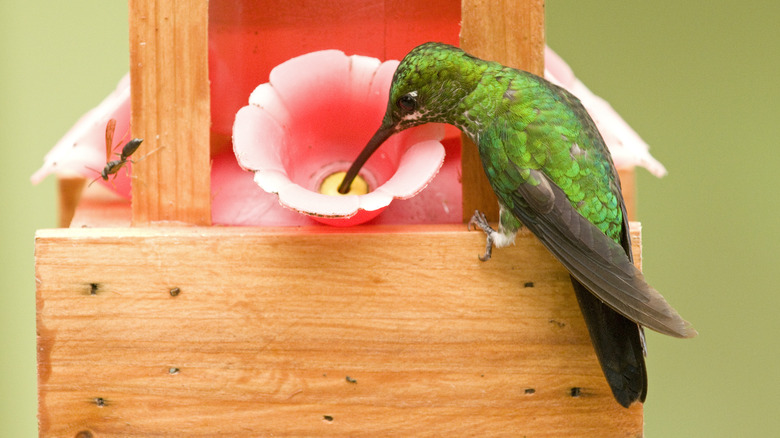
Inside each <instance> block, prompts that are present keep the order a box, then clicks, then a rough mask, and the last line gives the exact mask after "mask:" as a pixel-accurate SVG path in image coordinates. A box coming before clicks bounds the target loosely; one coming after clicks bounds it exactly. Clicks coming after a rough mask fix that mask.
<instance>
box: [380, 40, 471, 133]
mask: <svg viewBox="0 0 780 438" xmlns="http://www.w3.org/2000/svg"><path fill="white" fill-rule="evenodd" d="M483 71H484V63H483V62H482V61H481V60H479V59H477V58H474V57H473V56H471V55H469V54H467V53H466V52H464V51H463V50H461V49H459V48H457V47H454V46H450V45H447V44H441V43H425V44H422V45H420V46H417V47H415V48H414V49H412V51H411V52H409V53H408V54H407V55H406V56H405V57H404V59H403V60H401V63H400V64H399V65H398V68H397V69H396V70H395V74H394V75H393V81H392V83H391V85H390V99H389V101H388V103H387V110H386V112H385V117H384V119H383V120H382V127H383V128H389V127H391V126H392V127H393V128H394V132H398V131H402V130H404V129H406V128H411V127H412V126H417V125H421V124H423V123H429V122H442V123H454V122H455V119H456V118H457V117H458V115H459V114H462V113H463V112H464V111H465V108H463V107H461V105H460V104H461V102H462V100H463V98H464V97H465V96H466V95H468V94H469V93H471V91H473V90H474V88H476V86H477V84H478V83H479V80H480V79H481V77H482V72H483Z"/></svg>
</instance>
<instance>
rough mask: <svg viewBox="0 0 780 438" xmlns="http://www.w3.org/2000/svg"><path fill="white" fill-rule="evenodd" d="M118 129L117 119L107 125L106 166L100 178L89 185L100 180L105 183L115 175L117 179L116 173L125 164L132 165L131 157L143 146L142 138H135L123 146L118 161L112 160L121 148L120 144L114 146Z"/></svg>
mask: <svg viewBox="0 0 780 438" xmlns="http://www.w3.org/2000/svg"><path fill="white" fill-rule="evenodd" d="M115 129H116V119H111V120H109V121H108V123H107V124H106V166H105V167H104V168H103V170H102V171H100V176H98V177H97V178H95V179H93V180H92V182H91V183H89V185H92V184H93V183H94V182H95V181H97V180H98V179H100V178H103V181H108V177H109V175H114V178H116V173H117V172H119V170H120V169H122V167H124V166H125V164H127V163H128V161H129V162H131V163H132V161H131V160H130V156H131V155H133V154H134V153H135V151H136V150H138V147H139V146H141V142H143V141H144V140H143V139H142V138H134V139H132V140H130V141H128V142H127V143H125V145H124V146H122V152H120V153H119V154H115V155H119V159H118V160H112V159H111V153H112V152H113V150H114V149H116V147H117V146H119V143H117V144H116V146H112V144H113V143H114V130H115Z"/></svg>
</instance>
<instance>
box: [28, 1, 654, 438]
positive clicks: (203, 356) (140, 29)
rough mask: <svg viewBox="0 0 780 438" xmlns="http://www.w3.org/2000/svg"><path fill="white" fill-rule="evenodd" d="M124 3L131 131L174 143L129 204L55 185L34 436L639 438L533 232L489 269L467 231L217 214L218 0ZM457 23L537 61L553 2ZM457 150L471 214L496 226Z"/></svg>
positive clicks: (485, 42) (475, 235) (473, 46)
mask: <svg viewBox="0 0 780 438" xmlns="http://www.w3.org/2000/svg"><path fill="white" fill-rule="evenodd" d="M333 3H338V2H333ZM387 3H391V2H387ZM398 3H399V4H400V3H403V2H398ZM130 5H131V8H130V10H131V52H132V53H131V61H132V62H131V65H132V67H131V76H132V87H133V88H132V89H133V127H134V128H133V129H134V133H135V134H136V135H138V136H142V137H144V138H147V139H150V141H149V142H148V143H149V144H146V143H147V142H145V144H144V147H145V148H148V150H151V149H153V148H155V147H159V146H160V145H165V150H164V153H159V154H154V155H153V156H150V157H149V159H148V160H145V161H144V162H143V163H139V164H138V165H137V166H135V168H134V175H135V177H136V178H137V179H138V180H140V181H143V183H141V184H134V185H133V202H132V203H126V202H121V201H106V200H103V199H100V198H97V197H95V196H93V195H88V196H86V197H85V198H84V199H82V200H81V202H80V203H79V205H78V207H75V204H76V202H78V195H77V194H78V193H80V190H81V186H83V182H80V181H75V182H74V181H67V180H63V181H61V188H62V193H61V203H62V208H61V210H62V215H63V218H64V219H63V221H64V222H67V223H70V224H71V226H70V228H60V229H52V230H40V231H38V233H37V234H36V242H35V245H36V248H35V251H36V252H35V255H36V285H37V294H36V304H37V327H38V375H39V423H40V435H41V436H46V437H49V436H52V437H55V436H56V437H81V438H86V437H151V436H157V437H162V436H165V437H180V436H204V437H205V436H377V435H380V436H443V435H447V434H449V435H457V436H548V437H558V436H589V437H592V436H631V437H634V436H641V435H642V406H641V405H634V406H633V407H632V408H630V409H624V408H622V407H620V406H619V405H618V404H617V403H616V402H615V401H614V400H613V398H612V395H611V393H610V390H609V388H608V386H607V384H606V381H605V380H604V377H603V376H602V374H601V369H600V368H599V365H598V363H597V360H596V357H595V354H594V353H593V351H592V347H591V345H590V340H589V338H588V334H587V331H586V329H585V325H584V322H583V320H582V317H581V315H580V313H579V309H578V307H577V303H576V299H575V298H574V295H573V293H572V290H571V285H570V282H569V276H568V274H567V273H566V271H565V270H564V269H563V268H562V267H561V265H560V264H559V263H558V262H557V261H556V260H555V259H554V258H553V257H552V256H551V255H550V254H549V253H548V252H547V251H546V250H545V249H544V248H543V247H542V246H541V244H540V243H539V242H538V241H537V240H536V238H535V237H533V236H531V235H528V234H523V233H521V234H520V235H519V236H518V239H517V243H516V245H515V246H513V247H510V248H507V249H501V250H497V251H496V252H495V254H494V257H493V259H492V260H491V261H489V262H487V263H483V262H480V261H479V260H478V259H477V255H479V254H480V253H481V251H482V250H483V248H484V235H483V234H482V233H481V232H469V231H467V229H466V227H465V225H461V224H442V225H409V226H360V227H355V228H349V229H337V228H329V227H325V226H321V227H304V228H297V227H288V228H246V227H214V226H210V199H209V188H208V178H207V177H204V175H208V169H209V120H210V118H209V92H208V91H209V89H208V74H207V43H206V42H207V35H206V32H207V31H206V29H207V27H208V26H207V23H208V2H206V1H183V0H171V1H167V2H154V1H152V0H133V1H131V2H130ZM333 7H335V6H333ZM461 14H462V33H461V39H462V41H461V43H462V46H464V47H465V48H467V49H469V50H472V51H474V52H475V53H477V54H479V55H481V56H485V57H491V58H493V59H498V60H500V61H503V62H505V63H507V64H517V65H519V64H520V61H519V60H518V58H513V56H520V58H519V59H524V60H525V61H524V62H525V63H526V65H523V66H525V67H526V68H527V69H531V70H536V71H540V69H541V62H542V61H541V60H542V48H543V44H544V37H543V2H542V1H536V0H534V1H530V2H512V1H501V2H485V1H476V0H464V1H463V2H462V6H461ZM390 15H392V14H389V15H388V16H390ZM517 23H521V25H518V24H517ZM521 53H522V54H523V55H518V54H521ZM510 55H512V56H510ZM503 58H506V59H503ZM529 60H531V61H529ZM528 66H530V67H528ZM182 72H185V73H182ZM163 85H164V86H163ZM174 102H175V105H174V104H173V103H174ZM471 149H473V148H471ZM467 150H469V146H468V145H465V146H464V153H463V187H464V189H463V191H464V194H463V198H464V207H463V208H464V211H465V212H471V211H473V210H474V209H475V208H479V209H482V210H486V211H488V212H489V214H492V215H493V217H494V218H495V217H496V216H495V211H496V210H495V207H494V204H495V201H494V198H491V197H490V196H487V195H485V194H484V193H483V190H484V188H483V185H482V184H483V183H482V182H480V177H481V176H480V173H481V169H479V163H478V162H477V161H476V156H475V154H471V153H467V152H466V151H467ZM632 181H633V175H632V174H630V173H629V174H626V175H624V184H625V185H627V186H632V184H630V183H631V182H632ZM626 182H628V184H626ZM488 194H489V193H488ZM626 196H627V198H630V199H633V194H632V193H627V194H626ZM74 210H75V216H74V217H73V220H72V221H71V220H70V216H72V215H73V211H74ZM468 216H470V214H468V215H466V217H468ZM131 224H132V226H131ZM65 226H67V225H65ZM632 226H633V230H634V232H633V234H632V237H633V239H634V245H635V256H636V260H637V262H638V263H639V262H641V250H640V246H639V240H640V238H639V231H638V230H639V228H640V227H639V225H638V224H637V223H633V224H632Z"/></svg>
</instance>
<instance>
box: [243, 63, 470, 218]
mask: <svg viewBox="0 0 780 438" xmlns="http://www.w3.org/2000/svg"><path fill="white" fill-rule="evenodd" d="M397 65H398V61H386V62H384V63H381V62H380V61H379V60H378V59H375V58H368V57H364V56H357V55H353V56H349V57H348V56H346V55H345V54H344V53H343V52H340V51H337V50H324V51H319V52H312V53H308V54H306V55H302V56H299V57H297V58H293V59H290V60H288V61H286V62H284V63H282V64H280V65H278V66H277V67H275V68H274V69H273V70H272V71H271V74H270V82H269V83H266V84H262V85H260V86H258V87H257V89H255V91H254V92H253V93H252V95H251V96H250V97H249V103H250V104H249V105H248V106H245V107H244V108H242V109H241V110H239V111H238V114H236V121H235V124H234V126H233V149H234V151H235V154H236V158H237V159H238V163H239V165H240V166H241V167H242V168H244V169H246V170H250V171H253V172H254V181H255V182H256V183H257V185H258V186H260V187H261V188H262V189H263V190H264V191H266V192H268V193H276V194H278V196H279V202H281V203H282V205H284V206H285V207H287V208H290V209H293V210H295V211H299V212H301V213H305V214H307V215H310V216H311V217H313V218H315V220H318V221H320V222H324V223H328V224H331V225H355V224H358V223H362V222H365V221H367V220H370V219H372V218H373V217H375V216H376V215H377V214H379V213H380V212H381V211H382V210H384V209H385V207H387V206H388V205H389V204H390V203H391V202H392V201H393V199H395V198H399V199H407V198H411V197H413V196H414V195H416V194H417V193H419V192H420V191H421V190H422V189H423V188H425V186H426V185H427V184H428V183H429V182H430V181H431V180H432V179H433V178H434V176H436V174H437V172H438V170H439V168H440V167H441V165H442V163H443V161H444V155H445V151H444V147H443V146H442V144H441V142H440V140H441V139H442V138H443V137H444V127H443V126H442V125H433V124H432V125H427V126H420V127H418V128H415V129H410V130H408V131H404V132H401V133H399V134H397V135H395V136H393V137H392V138H391V139H390V140H389V141H388V142H387V143H386V144H385V145H383V146H382V149H381V150H380V152H379V153H378V154H376V156H375V157H372V159H371V160H369V161H368V163H367V164H366V166H365V172H364V173H361V175H362V176H363V177H364V179H365V180H366V181H367V182H368V183H369V187H370V188H371V190H370V191H369V193H367V194H365V195H359V196H358V195H348V196H329V195H324V194H321V193H319V186H320V184H321V182H322V180H323V179H324V178H325V177H327V176H329V175H330V174H332V173H334V172H337V171H345V170H346V169H347V168H348V167H349V165H350V163H351V162H352V160H354V159H355V157H356V156H357V154H358V153H359V152H360V150H361V149H362V148H363V146H364V145H365V143H366V141H367V140H368V139H369V138H370V137H371V135H372V134H373V132H374V131H375V130H376V128H377V127H378V126H379V124H380V122H381V119H382V116H383V115H384V111H385V109H386V107H387V95H388V93H389V89H390V81H391V80H392V76H393V72H394V71H395V68H396V67H397ZM452 184H453V185H458V184H457V181H453V182H452ZM457 190H458V191H459V190H460V189H459V188H457ZM261 220H262V219H261Z"/></svg>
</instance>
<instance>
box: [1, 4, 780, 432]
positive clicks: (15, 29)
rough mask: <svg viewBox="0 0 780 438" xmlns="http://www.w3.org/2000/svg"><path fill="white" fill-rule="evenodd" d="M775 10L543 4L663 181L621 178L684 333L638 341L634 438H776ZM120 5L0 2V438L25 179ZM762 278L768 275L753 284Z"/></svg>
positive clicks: (9, 401) (28, 235) (122, 31)
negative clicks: (644, 391) (635, 187)
mask: <svg viewBox="0 0 780 438" xmlns="http://www.w3.org/2000/svg"><path fill="white" fill-rule="evenodd" d="M778 23H780V3H777V2H765V1H746V0H723V1H718V0H714V1H704V0H696V1H684V2H682V1H671V0H664V1H658V0H656V1H652V2H616V1H607V0H599V1H594V0H591V1H575V0H569V1H566V0H548V2H547V39H548V43H549V45H550V46H551V47H553V49H555V50H556V51H557V52H558V53H559V54H560V55H561V56H562V57H563V58H564V59H566V60H567V61H568V62H569V64H570V65H571V66H572V68H573V69H574V71H575V73H576V74H577V75H578V76H579V77H580V78H581V79H582V80H583V82H585V84H587V85H588V86H589V87H590V88H591V90H593V91H594V92H596V93H597V94H599V95H601V96H602V97H604V98H606V99H607V100H608V101H609V102H610V103H611V104H612V105H613V106H614V107H615V109H617V110H618V112H620V114H621V115H623V117H624V118H625V119H626V120H627V121H628V122H629V123H630V124H631V125H632V126H633V127H634V128H635V129H636V131H637V132H639V133H640V135H641V136H642V137H643V138H644V139H645V140H646V141H647V142H648V143H649V144H650V145H651V147H652V153H653V154H654V155H655V156H656V158H658V159H659V160H661V161H662V162H663V163H664V164H665V165H666V167H667V168H668V170H669V175H668V176H667V177H666V178H663V179H660V180H658V179H655V178H653V177H652V176H650V175H649V174H648V173H647V172H644V171H639V176H638V184H639V216H640V219H641V220H642V222H643V227H644V245H645V246H644V256H645V271H646V274H647V277H648V278H649V280H650V281H651V282H652V283H653V284H654V285H655V287H656V288H658V289H659V290H661V291H662V292H663V293H664V294H665V295H666V297H667V298H668V299H669V300H670V301H671V302H672V304H673V305H674V306H675V307H677V309H678V310H679V311H680V312H681V313H682V315H683V316H685V317H686V318H687V319H689V320H690V321H692V322H693V323H694V325H695V327H696V328H697V329H698V330H699V332H700V336H699V337H698V338H696V339H693V340H676V339H670V338H666V337H663V336H660V335H656V334H655V333H649V334H648V344H649V349H650V351H649V357H648V362H649V368H650V393H649V396H648V401H647V403H646V405H645V406H646V407H645V413H646V416H645V423H646V426H645V429H646V435H647V436H648V437H731V436H780V435H779V434H780V415H778V401H780V396H779V395H778V394H780V377H778V371H777V368H778V364H780V354H779V353H778V341H777V340H776V338H775V336H777V335H778V333H779V332H780V330H779V329H780V325H779V324H778V322H777V318H778V317H777V315H776V313H777V311H778V309H780V294H778V287H777V286H776V283H775V282H774V281H771V278H772V277H771V275H774V274H771V272H772V271H773V270H775V269H778V261H779V260H778V250H780V231H778V222H780V221H778V215H780V201H778V199H777V198H776V197H774V196H772V193H774V190H773V189H774V188H776V187H777V186H778V185H779V184H780V176H778V173H779V172H780V166H778V164H780V160H779V159H778V157H779V156H780V154H779V153H778V152H777V151H776V149H775V148H776V143H777V137H778V133H777V131H778V126H780V103H779V102H780V85H778V82H779V79H778V71H780V56H779V55H780V43H779V41H780V25H779V24H778ZM127 41H128V37H127V3H126V2H124V1H112V2H109V1H105V0H71V1H68V2H51V1H41V0H35V1H30V0H27V1H22V0H2V2H0V123H1V124H0V128H1V129H0V145H2V146H0V147H2V150H4V151H5V154H6V155H5V159H3V160H2V161H0V166H1V170H2V171H0V193H2V197H0V201H2V214H0V251H2V259H0V279H1V280H2V286H1V288H0V397H1V398H0V437H11V436H13V437H31V436H36V434H37V429H36V417H35V415H36V372H35V281H34V272H33V234H34V232H35V230H36V229H38V228H47V227H53V226H55V223H56V197H55V188H56V185H55V181H54V180H53V179H51V178H50V179H48V180H46V181H45V182H44V183H43V184H41V185H40V186H37V187H32V186H31V185H30V184H29V180H28V178H29V176H30V174H31V173H32V172H33V171H34V170H35V169H37V167H38V166H39V165H40V164H41V163H42V157H43V155H44V154H45V153H46V152H47V151H48V150H49V149H50V148H51V147H52V146H53V145H54V143H55V142H56V141H57V140H58V139H59V138H60V136H61V135H62V134H63V133H65V131H66V130H67V129H68V128H69V127H70V126H71V125H72V124H73V123H74V122H75V121H76V120H77V119H78V117H79V116H80V115H81V114H83V113H84V112H85V111H87V110H88V109H90V108H92V107H93V106H94V105H96V104H97V103H98V102H99V101H100V100H101V99H102V98H103V97H104V96H105V95H107V94H108V93H109V92H110V91H111V90H112V89H113V88H114V86H115V85H116V82H117V81H118V80H119V78H120V77H121V76H122V75H123V74H124V73H125V72H126V71H127V70H128V56H129V55H128V42H127ZM770 274H771V275H770Z"/></svg>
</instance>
